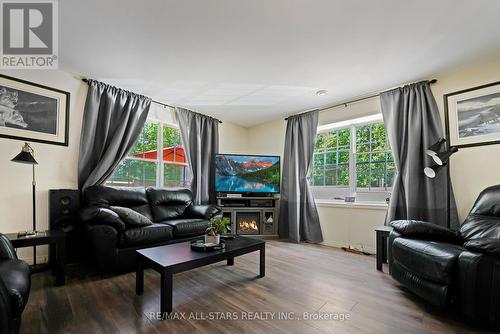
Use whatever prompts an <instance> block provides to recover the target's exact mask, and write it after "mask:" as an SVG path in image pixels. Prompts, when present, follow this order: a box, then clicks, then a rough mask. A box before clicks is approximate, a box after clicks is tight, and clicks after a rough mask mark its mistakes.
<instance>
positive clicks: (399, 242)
mask: <svg viewBox="0 0 500 334" xmlns="http://www.w3.org/2000/svg"><path fill="white" fill-rule="evenodd" d="M391 226H393V227H394V230H393V231H392V232H391V234H390V236H389V271H390V273H391V276H392V277H393V278H394V279H396V280H397V281H398V282H400V283H401V284H403V285H404V286H405V287H406V288H407V289H408V290H410V291H411V292H413V293H415V294H416V295H418V296H420V297H422V298H424V299H425V300H427V301H429V302H430V303H432V304H434V305H435V306H437V307H440V308H445V307H448V306H450V305H457V306H458V308H459V310H460V312H461V314H462V315H463V316H464V317H466V318H467V319H468V320H471V321H477V322H481V323H489V324H497V323H498V322H500V185H497V186H493V187H489V188H487V189H485V190H483V191H482V192H481V194H480V195H479V197H478V198H477V200H476V202H475V204H474V206H473V207H472V210H471V211H470V213H469V215H468V216H467V218H466V219H465V221H464V223H463V224H462V226H461V227H460V231H459V232H455V231H452V230H450V229H447V228H444V227H440V226H438V225H435V224H431V223H428V222H422V221H415V220H399V221H394V222H392V223H391Z"/></svg>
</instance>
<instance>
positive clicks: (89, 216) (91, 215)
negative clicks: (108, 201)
mask: <svg viewBox="0 0 500 334" xmlns="http://www.w3.org/2000/svg"><path fill="white" fill-rule="evenodd" d="M80 219H81V220H82V222H84V223H86V224H88V225H109V226H111V227H113V228H114V229H116V230H117V231H118V232H122V231H125V230H126V228H127V227H126V225H125V222H124V221H123V220H122V219H121V218H120V216H118V214H117V213H116V212H114V211H112V210H110V209H107V208H101V207H97V206H90V207H87V208H83V209H82V210H80Z"/></svg>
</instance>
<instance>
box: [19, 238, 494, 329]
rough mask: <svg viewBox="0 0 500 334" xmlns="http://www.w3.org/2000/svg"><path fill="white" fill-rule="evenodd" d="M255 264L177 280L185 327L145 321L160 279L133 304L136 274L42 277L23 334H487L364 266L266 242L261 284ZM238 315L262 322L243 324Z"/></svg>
mask: <svg viewBox="0 0 500 334" xmlns="http://www.w3.org/2000/svg"><path fill="white" fill-rule="evenodd" d="M258 260H259V254H258V252H256V253H252V254H248V255H245V256H242V257H238V258H236V259H235V265H234V266H226V265H225V262H224V263H223V262H221V263H217V264H214V265H210V266H207V267H203V268H199V269H196V270H192V271H189V272H185V273H181V274H177V275H175V276H174V311H177V312H178V313H177V314H178V316H181V314H182V313H181V312H184V315H185V316H186V317H189V316H192V317H198V319H190V320H180V319H178V320H167V321H159V320H156V319H151V317H150V314H151V313H154V312H158V311H159V306H160V304H159V287H160V281H159V276H158V274H156V273H155V272H153V271H151V270H146V273H145V279H144V281H145V288H144V294H143V295H142V296H136V295H135V274H134V273H130V274H124V275H119V276H114V277H111V278H101V277H99V276H96V275H93V276H90V277H83V276H82V275H81V274H76V273H73V274H72V273H71V270H70V274H69V275H68V279H67V284H66V285H65V286H62V287H54V286H52V277H51V276H50V275H49V273H39V274H35V275H33V277H32V291H31V295H30V300H29V303H28V305H27V307H26V310H25V312H24V314H23V321H22V327H21V333H51V334H53V333H189V334H193V333H415V334H417V333H418V334H421V333H436V334H437V333H439V334H443V333H488V331H480V330H478V329H476V328H474V327H470V326H468V325H465V324H462V323H460V321H459V319H458V317H456V316H453V315H450V314H446V313H442V312H439V311H437V310H434V309H432V308H430V307H429V306H427V305H426V304H425V303H422V302H421V301H420V300H418V299H416V298H415V297H413V296H412V295H410V294H409V293H407V292H405V291H404V290H402V289H400V288H399V286H398V284H397V283H395V282H394V281H393V280H392V279H391V278H390V276H389V275H388V274H386V273H382V272H378V271H376V270H375V258H374V257H371V256H370V257H368V256H362V255H355V254H350V253H345V252H343V251H340V250H337V249H335V248H330V247H325V246H316V245H307V244H302V245H297V244H291V243H285V242H279V241H270V242H268V243H267V249H266V262H267V272H266V277H265V278H262V279H259V278H258V272H259V262H258ZM384 270H385V271H387V268H384ZM210 312H213V313H210ZM217 312H220V313H217ZM227 312H229V313H231V314H232V315H233V317H234V315H236V316H237V317H238V318H239V319H238V320H227V319H219V320H206V319H205V320H204V319H200V318H201V317H209V316H210V314H212V317H221V314H222V313H224V314H226V317H228V315H227ZM241 312H253V313H251V314H249V315H254V316H260V318H261V319H258V320H247V319H241V318H242V317H243V314H242V313H241ZM255 312H260V313H255ZM264 312H281V314H280V315H281V316H282V317H283V316H285V315H288V316H290V315H291V312H293V316H296V317H302V315H303V312H309V313H312V314H317V312H323V313H326V314H330V316H334V317H335V314H346V315H348V316H349V319H348V320H344V321H339V320H319V319H316V320H302V321H297V320H277V319H274V320H273V319H270V317H271V313H264ZM274 314H275V317H278V314H277V313H274ZM266 316H267V317H269V319H263V318H265V317H266ZM247 318H248V316H247Z"/></svg>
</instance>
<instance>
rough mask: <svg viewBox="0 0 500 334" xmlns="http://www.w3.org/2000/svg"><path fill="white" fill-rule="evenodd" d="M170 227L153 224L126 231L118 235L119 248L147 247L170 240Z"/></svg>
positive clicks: (171, 237)
mask: <svg viewBox="0 0 500 334" xmlns="http://www.w3.org/2000/svg"><path fill="white" fill-rule="evenodd" d="M172 239H173V236H172V226H170V225H165V224H153V225H148V226H143V227H136V228H131V229H129V230H126V231H125V232H123V233H121V234H120V238H119V245H120V247H132V246H147V245H152V244H155V243H159V242H164V241H169V240H172Z"/></svg>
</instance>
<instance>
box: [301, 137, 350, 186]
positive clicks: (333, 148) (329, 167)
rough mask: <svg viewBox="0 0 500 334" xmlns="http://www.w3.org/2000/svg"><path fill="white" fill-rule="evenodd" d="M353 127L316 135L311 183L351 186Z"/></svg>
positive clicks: (316, 184) (315, 184)
mask: <svg viewBox="0 0 500 334" xmlns="http://www.w3.org/2000/svg"><path fill="white" fill-rule="evenodd" d="M350 137H351V129H349V128H347V129H342V130H335V131H330V132H326V133H320V134H318V136H317V137H316V143H315V146H314V155H313V169H312V173H311V177H310V180H311V184H312V185H313V186H339V187H349V150H350V146H351V144H350V141H351V139H350Z"/></svg>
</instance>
